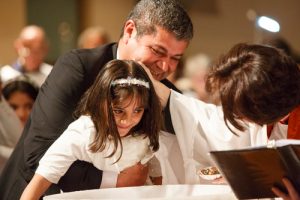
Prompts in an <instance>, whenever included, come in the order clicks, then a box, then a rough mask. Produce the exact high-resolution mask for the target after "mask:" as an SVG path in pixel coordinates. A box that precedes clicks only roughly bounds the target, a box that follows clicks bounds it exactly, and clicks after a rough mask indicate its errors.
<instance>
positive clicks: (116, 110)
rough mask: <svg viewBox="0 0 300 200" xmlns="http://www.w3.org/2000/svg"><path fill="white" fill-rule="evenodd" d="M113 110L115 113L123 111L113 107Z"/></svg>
mask: <svg viewBox="0 0 300 200" xmlns="http://www.w3.org/2000/svg"><path fill="white" fill-rule="evenodd" d="M113 112H114V113H115V114H121V113H123V111H122V110H120V109H114V110H113Z"/></svg>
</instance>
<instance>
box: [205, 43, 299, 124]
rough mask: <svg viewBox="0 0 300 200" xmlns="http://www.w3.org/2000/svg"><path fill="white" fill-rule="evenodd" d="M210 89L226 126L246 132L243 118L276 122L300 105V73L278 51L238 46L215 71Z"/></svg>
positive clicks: (262, 47)
mask: <svg viewBox="0 0 300 200" xmlns="http://www.w3.org/2000/svg"><path fill="white" fill-rule="evenodd" d="M207 89H208V90H209V91H210V92H217V93H218V96H219V97H220V100H221V103H222V106H223V111H224V119H225V121H226V124H227V121H229V122H230V123H231V124H232V125H233V126H234V127H235V128H237V129H239V130H244V127H243V124H242V122H241V120H242V119H246V120H249V121H251V122H255V123H257V124H259V125H263V124H270V123H274V122H276V121H278V120H279V119H280V118H282V117H284V116H285V115H287V114H288V113H289V112H290V111H291V110H292V109H294V108H295V107H296V106H298V105H299V104H300V70H299V67H298V66H297V64H296V63H295V62H294V60H293V59H292V58H291V57H289V56H287V55H286V54H285V53H284V52H282V51H281V50H279V49H277V48H274V47H270V46H264V45H257V44H252V45H251V44H237V45H235V46H234V47H233V48H232V49H231V50H230V51H229V52H228V53H227V54H226V55H224V56H223V57H221V58H220V60H219V62H218V63H217V64H216V65H215V66H214V67H213V68H212V71H211V72H210V74H209V75H208V79H207ZM227 126H228V124H227ZM228 128H229V126H228Z"/></svg>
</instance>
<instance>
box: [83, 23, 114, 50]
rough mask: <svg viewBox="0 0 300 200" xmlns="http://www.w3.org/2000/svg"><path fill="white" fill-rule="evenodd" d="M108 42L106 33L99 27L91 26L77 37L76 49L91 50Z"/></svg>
mask: <svg viewBox="0 0 300 200" xmlns="http://www.w3.org/2000/svg"><path fill="white" fill-rule="evenodd" d="M108 42H109V36H108V34H107V32H106V31H105V30H104V29H103V28H102V27H100V26H92V27H89V28H87V29H85V30H83V31H82V33H81V34H80V35H79V37H78V48H81V49H92V48H96V47H98V46H101V45H103V44H107V43H108Z"/></svg>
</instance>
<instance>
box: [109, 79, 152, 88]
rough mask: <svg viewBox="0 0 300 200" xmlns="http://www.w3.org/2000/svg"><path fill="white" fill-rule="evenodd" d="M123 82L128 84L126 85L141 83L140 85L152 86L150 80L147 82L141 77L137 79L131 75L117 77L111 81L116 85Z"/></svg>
mask: <svg viewBox="0 0 300 200" xmlns="http://www.w3.org/2000/svg"><path fill="white" fill-rule="evenodd" d="M122 84H126V85H138V86H139V85H140V86H144V87H146V88H148V89H149V88H150V86H149V82H146V81H144V80H140V79H136V78H132V77H130V76H128V77H127V78H121V79H117V80H114V81H112V82H111V85H112V86H115V85H122Z"/></svg>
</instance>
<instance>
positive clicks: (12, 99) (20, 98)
mask: <svg viewBox="0 0 300 200" xmlns="http://www.w3.org/2000/svg"><path fill="white" fill-rule="evenodd" d="M2 93H3V96H4V98H5V99H6V101H7V102H8V103H9V105H10V106H11V107H12V108H13V109H14V110H15V112H16V114H17V116H18V117H19V119H20V121H21V122H22V124H23V126H25V123H26V122H27V119H28V118H29V115H30V112H31V110H32V106H33V104H34V101H35V99H36V97H37V95H38V93H39V88H38V86H36V85H35V84H34V83H33V82H32V81H31V80H30V79H29V78H28V77H27V76H18V77H17V78H15V79H12V80H10V81H8V82H7V83H6V84H5V85H4V86H3V89H2Z"/></svg>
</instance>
